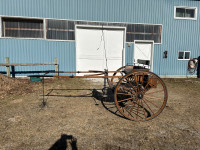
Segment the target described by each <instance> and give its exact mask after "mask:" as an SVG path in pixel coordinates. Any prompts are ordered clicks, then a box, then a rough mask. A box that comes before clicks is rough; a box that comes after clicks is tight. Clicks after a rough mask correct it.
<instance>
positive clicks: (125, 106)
mask: <svg viewBox="0 0 200 150" xmlns="http://www.w3.org/2000/svg"><path fill="white" fill-rule="evenodd" d="M133 103H134V101H131V102H129V103H128V104H127V105H126V106H125V107H123V108H122V110H124V109H126V108H127V107H128V106H129V105H131V104H133Z"/></svg>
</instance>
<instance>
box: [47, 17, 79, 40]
mask: <svg viewBox="0 0 200 150" xmlns="http://www.w3.org/2000/svg"><path fill="white" fill-rule="evenodd" d="M46 38H47V39H54V40H75V36H74V21H68V20H47V24H46Z"/></svg>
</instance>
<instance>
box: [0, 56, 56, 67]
mask: <svg viewBox="0 0 200 150" xmlns="http://www.w3.org/2000/svg"><path fill="white" fill-rule="evenodd" d="M6 58H7V57H6ZM8 60H9V59H8ZM39 65H56V64H55V63H54V62H53V63H25V64H23V63H22V64H21V63H19V64H10V63H9V62H8V63H5V64H0V66H39Z"/></svg>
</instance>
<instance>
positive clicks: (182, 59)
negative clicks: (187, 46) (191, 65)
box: [178, 51, 191, 60]
mask: <svg viewBox="0 0 200 150" xmlns="http://www.w3.org/2000/svg"><path fill="white" fill-rule="evenodd" d="M180 52H183V59H179V53H180ZM186 52H189V58H188V59H185V53H186ZM190 58H191V51H178V60H190Z"/></svg>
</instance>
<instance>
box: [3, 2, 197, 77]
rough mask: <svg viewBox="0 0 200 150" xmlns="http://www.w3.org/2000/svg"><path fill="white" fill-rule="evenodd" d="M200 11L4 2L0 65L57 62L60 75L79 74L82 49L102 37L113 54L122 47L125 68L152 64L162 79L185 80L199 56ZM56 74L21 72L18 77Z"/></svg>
mask: <svg viewBox="0 0 200 150" xmlns="http://www.w3.org/2000/svg"><path fill="white" fill-rule="evenodd" d="M199 7H200V2H199V1H198V0H0V63H4V59H5V57H9V58H10V62H11V63H40V62H41V63H43V62H52V61H53V60H54V58H55V57H57V58H58V61H59V67H60V70H65V71H66V70H68V71H74V70H77V64H78V65H80V64H82V63H83V61H82V60H83V58H81V56H82V53H81V51H82V47H84V46H85V45H86V46H88V45H89V44H88V43H86V44H85V45H84V44H83V43H84V42H85V41H84V40H85V39H87V38H93V39H94V38H95V37H96V36H94V35H97V37H98V36H99V37H100V40H102V39H103V40H104V42H105V41H107V43H108V41H111V42H110V43H111V44H110V45H109V46H108V47H111V48H110V49H112V46H113V47H114V48H116V49H117V47H115V46H114V45H115V44H116V45H117V43H120V42H122V44H121V46H123V48H124V49H123V54H122V55H121V57H123V58H122V59H120V60H119V61H120V62H121V61H122V63H121V65H126V64H133V63H138V62H137V60H138V59H149V61H150V64H151V70H152V71H153V72H154V73H156V74H158V75H160V76H165V77H181V76H186V72H187V63H188V59H190V58H197V57H198V56H200V44H199V41H200V38H199V32H200V12H199V10H198V8H199ZM102 29H103V30H102ZM85 31H86V32H85ZM90 31H91V32H90ZM92 31H95V32H92ZM101 31H105V33H104V34H105V35H103V34H102V33H103V32H101ZM111 31H113V32H111ZM93 33H94V34H93ZM112 33H113V34H112ZM102 35H103V36H102ZM115 35H116V36H118V35H119V36H123V37H121V38H117V39H115V38H113V37H116V36H115ZM104 36H106V37H104ZM84 37H85V38H84ZM107 37H108V38H107ZM106 38H107V39H106ZM112 39H115V40H114V41H115V43H114V44H113V43H112V42H113V41H112ZM97 41H98V40H96V43H97V46H96V47H97V48H98V42H97ZM86 42H87V41H86ZM101 42H102V41H100V43H99V45H101ZM93 43H95V42H93ZM104 44H105V43H104ZM93 45H94V46H95V44H93ZM119 47H120V46H119ZM89 48H91V47H89V46H88V47H86V49H89ZM145 49H149V52H150V53H149V52H146V51H145ZM104 50H105V49H104ZM89 52H90V51H89ZM96 52H97V51H96ZM84 53H87V51H84ZM114 53H115V52H114V51H112V54H114ZM147 53H148V56H146V54H147ZM141 54H144V56H141V58H140V55H141ZM98 55H99V54H98ZM102 55H103V54H102ZM136 55H137V57H136ZM85 56H88V57H90V56H89V55H85ZM94 57H97V56H94ZM99 59H102V58H99ZM110 59H113V58H110ZM117 59H118V58H117V56H116V60H115V61H116V62H117ZM92 60H94V64H96V63H97V64H99V65H100V64H101V63H102V62H97V61H96V60H95V59H94V58H91V60H89V61H88V62H85V61H84V63H83V64H87V63H89V64H92ZM95 61H96V62H95ZM115 61H113V62H112V63H113V64H114V63H115ZM112 63H111V64H112ZM81 68H84V67H78V69H81ZM111 68H112V67H111ZM52 69H54V68H53V66H37V67H36V66H35V67H16V71H30V70H32V71H36V70H52ZM84 69H85V68H84ZM109 70H110V69H109ZM0 71H5V68H4V67H0Z"/></svg>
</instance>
